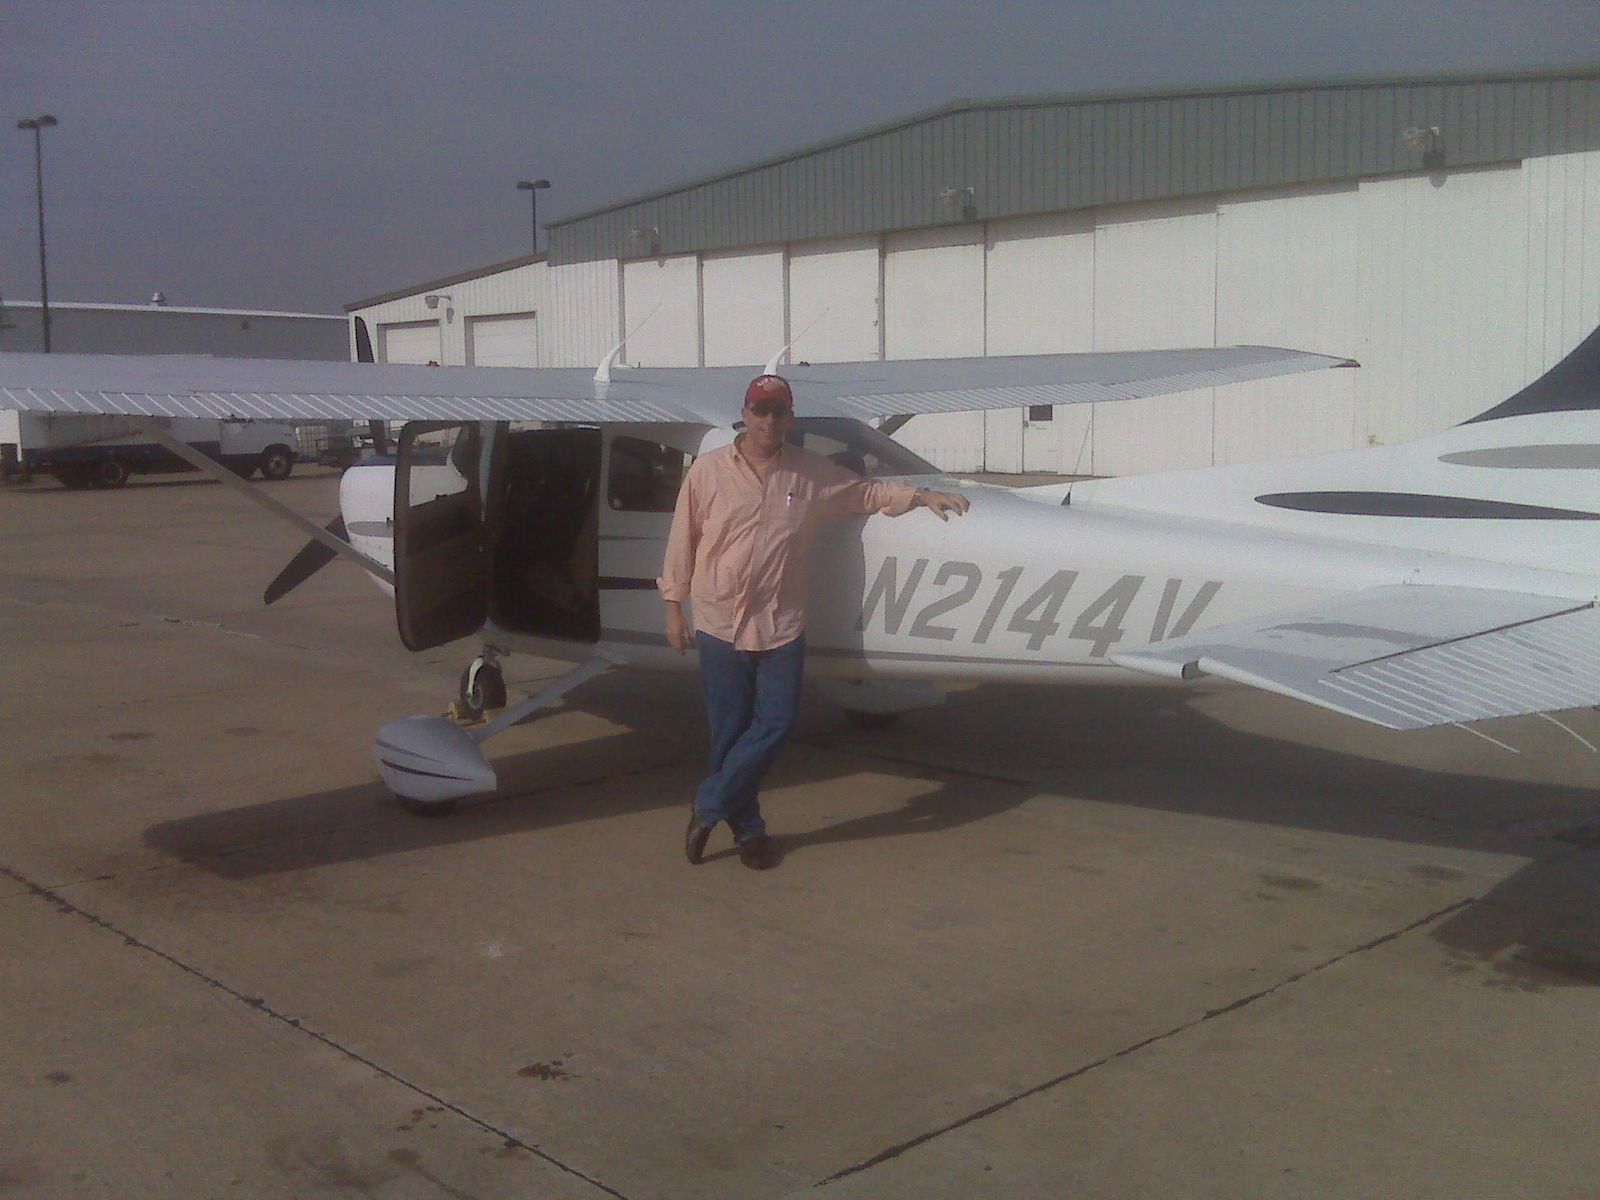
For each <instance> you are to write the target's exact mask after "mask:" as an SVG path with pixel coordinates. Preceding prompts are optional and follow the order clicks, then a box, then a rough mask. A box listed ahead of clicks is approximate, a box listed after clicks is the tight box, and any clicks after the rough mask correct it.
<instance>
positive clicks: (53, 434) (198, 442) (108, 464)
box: [17, 413, 299, 488]
mask: <svg viewBox="0 0 1600 1200" xmlns="http://www.w3.org/2000/svg"><path fill="white" fill-rule="evenodd" d="M168 430H169V432H170V433H171V434H172V435H173V436H174V437H176V438H178V439H179V440H180V441H184V442H187V443H189V445H191V446H194V447H195V448H196V449H198V450H199V451H200V452H201V453H203V454H206V455H208V456H210V457H211V458H214V459H216V460H217V461H218V462H220V463H222V464H223V465H225V466H227V467H228V468H229V469H230V470H232V471H234V472H235V473H236V474H238V475H240V476H242V477H243V478H245V479H248V478H250V476H252V475H254V474H255V473H256V472H257V471H259V472H260V473H261V477H262V478H263V479H267V480H278V479H287V478H288V477H289V475H290V473H291V472H292V471H293V470H294V464H295V461H296V459H297V458H298V457H299V455H298V453H297V451H296V449H295V446H296V440H295V431H294V427H293V426H292V425H286V424H283V423H282V422H279V421H218V420H210V419H203V418H189V417H175V418H172V419H171V420H170V422H169V423H168ZM17 463H18V468H19V469H20V470H21V471H22V472H23V473H24V474H34V473H43V474H47V475H53V476H54V477H55V478H56V479H57V480H58V481H59V482H61V483H62V484H63V485H65V486H66V487H70V488H83V487H97V488H116V487H121V486H122V485H123V484H125V483H127V482H128V477H129V476H130V475H136V474H137V475H146V474H159V473H166V472H173V471H192V470H193V469H194V468H193V467H191V466H190V465H189V464H188V463H186V462H184V461H183V460H182V459H181V458H179V457H178V456H177V455H176V454H173V453H172V452H171V451H170V450H167V449H166V448H165V447H163V446H160V445H158V444H157V443H156V442H154V441H152V440H151V439H150V437H149V436H148V435H147V434H144V433H141V432H140V431H139V430H138V428H137V426H135V425H132V424H130V423H129V422H126V421H119V420H117V419H116V418H114V417H99V416H94V417H89V416H83V417H80V416H38V415H35V414H32V413H21V414H19V420H18V429H17Z"/></svg>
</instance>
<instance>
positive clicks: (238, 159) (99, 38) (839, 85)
mask: <svg viewBox="0 0 1600 1200" xmlns="http://www.w3.org/2000/svg"><path fill="white" fill-rule="evenodd" d="M1597 44H1600V5H1596V4H1594V3H1593V0H1582V2H1565V0H1562V2H1554V3H1543V4H1528V3H1526V0H1518V2H1514V3H1513V2H1491V0H1476V2H1470V0H1469V2H1459V0H1458V2H1453V3H1445V2H1443V0H1437V2H1430V3H1412V4H1398V3H1390V4H1380V3H1374V2H1366V3H1362V2H1345V3H1328V4H1324V5H1321V6H1308V5H1303V4H1279V3H1271V4H1269V3H1264V2H1259V0H1258V2H1249V0H1219V2H1217V3H1210V4H1171V3H1165V4H1155V3H1139V2H1137V0H1131V2H1128V3H1121V4H1115V5H1112V4H1093V3H1083V2H1078V3H1054V4H1048V3H986V4H973V3H970V0H968V2H965V3H950V2H937V3H923V4H911V3H899V4H896V3H889V4H877V5H872V6H862V5H858V4H853V3H842V2H835V0H819V2H816V3H804V4H801V3H792V4H778V3H764V2H761V0H753V2H747V3H740V4H721V3H717V4H713V3H654V4H621V3H607V2H604V0H601V2H589V3H583V4H563V5H553V4H552V5H544V4H521V3H518V4H513V3H504V4H494V3H460V4H454V5H420V4H392V3H359V2H344V3H309V2H300V3H263V2H261V0H255V2H252V3H227V2H220V0H214V2H210V3H203V4H201V3H191V4H185V3H176V2H171V0H168V2H155V3H143V4H140V5H136V6H135V5H122V4H77V3H70V2H57V3H52V4H29V5H24V4H21V3H18V2H17V0H11V2H10V3H9V4H8V5H5V6H4V7H0V56H3V61H0V66H3V70H0V98H3V101H4V103H3V106H0V116H3V117H4V118H5V120H6V124H5V127H4V128H5V137H4V141H3V142H0V146H3V149H0V229H3V232H4V242H3V245H0V295H3V296H4V297H6V298H13V299H25V298H37V295H38V278H37V259H36V243H35V240H34V223H33V222H34V206H33V156H32V139H31V135H28V134H25V133H23V132H21V131H19V130H17V129H15V123H16V120H17V118H20V117H24V116H31V115H33V114H35V113H39V112H50V113H53V114H54V115H55V116H56V117H58V118H59V119H60V121H61V125H60V126H59V127H58V128H56V129H52V130H49V131H47V132H46V134H45V140H46V160H45V170H46V179H45V184H46V204H47V212H46V216H47V220H48V224H49V246H50V267H51V293H52V298H54V299H62V300H67V299H72V300H104V301H120V302H141V301H143V300H146V299H148V297H149V295H150V293H151V292H152V291H154V290H156V289H158V288H159V289H162V290H164V291H166V292H167V294H168V296H169V298H170V299H171V301H172V302H173V303H177V304H204V305H226V306H239V307H272V308H290V309H307V310H314V311H334V310H336V309H337V307H338V305H339V304H341V303H342V302H344V301H347V300H351V299H356V298H359V297H361V296H365V295H368V294H371V293H374V292H380V291H384V290H387V289H390V288H394V287H399V286H404V285H406V284H409V283H412V282H416V281H419V280H422V279H426V278H428V277H430V276H434V275H443V274H448V273H450V272H453V271H457V270H461V269H465V268H468V267H472V266H477V265H481V264H484V263H488V262H493V261H497V260H499V259H503V258H508V257H511V256H513V255H516V254H519V253H523V252H524V251H525V250H526V249H527V244H528V242H527V239H528V232H527V224H528V220H527V219H528V211H527V195H526V193H521V192H517V191H516V190H515V184H516V181H517V180H518V179H519V178H527V177H529V176H530V175H539V176H545V177H547V178H549V179H550V180H551V182H552V183H553V185H554V186H553V188H552V189H551V190H550V191H547V192H543V193H541V195H540V197H539V199H540V217H541V219H550V218H555V217H558V216H562V215H565V214H571V213H576V212H580V211H584V210H587V209H590V208H594V207H598V206H600V205H603V204H609V203H612V202H614V201H617V200H620V199H623V198H625V197H627V196H631V195H636V194H638V193H641V192H645V191H650V190H654V189H656V188H659V187H663V186H666V185H668V184H671V183H674V182H677V181H681V180H684V179H688V178H694V177H697V176H701V175H705V174H707V173H710V172H712V171H716V170H721V169H725V168H729V167H735V166H738V165H740V164H741V163H744V162H747V161H750V160H752V159H755V158H760V157H765V156H767V155H770V154H774V153H778V152H780V151H785V150H790V149H793V148H795V147H798V146H801V145H804V144H807V143H810V142H814V141H818V140H822V139H826V138H831V137H835V136H838V135H840V134H844V133H848V132H850V131H852V130H855V129H859V128H861V127H863V126H867V125H872V124H875V123H877V122H880V121H884V120H888V119H890V118H893V117H897V116H902V115H905V114H908V113H911V112H914V111H917V110H919V109H924V108H929V107H932V106H934V105H938V104H943V103H946V102H948V101H951V100H955V99H958V98H962V97H998V96H1014V95H1027V94H1036V93H1057V92H1078V91H1109V90H1130V89H1140V88H1167V87H1185V86H1191V85H1197V84H1207V83H1227V84H1232V83H1250V82H1260V81H1268V80H1273V79H1282V78H1293V77H1320V78H1328V77H1349V76H1362V75H1389V74H1405V75H1412V74H1434V73H1439V72H1444V71H1454V70H1477V69H1493V70H1499V69H1517V68H1523V67H1531V66H1542V65H1551V64H1558V63H1562V62H1565V61H1567V60H1569V59H1570V58H1571V57H1572V56H1573V55H1574V54H1575V53H1577V51H1576V49H1575V48H1577V47H1583V46H1591V47H1592V46H1594V45H1597Z"/></svg>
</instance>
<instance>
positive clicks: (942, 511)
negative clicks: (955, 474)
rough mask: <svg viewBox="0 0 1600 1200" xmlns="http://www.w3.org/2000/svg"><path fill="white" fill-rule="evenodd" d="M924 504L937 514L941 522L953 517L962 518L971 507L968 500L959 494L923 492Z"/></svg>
mask: <svg viewBox="0 0 1600 1200" xmlns="http://www.w3.org/2000/svg"><path fill="white" fill-rule="evenodd" d="M922 503H923V504H924V506H926V507H927V508H929V509H931V510H932V511H933V512H934V513H935V514H937V516H938V518H939V520H941V521H948V520H949V519H950V517H951V516H952V515H954V516H958V517H959V516H960V515H961V514H962V513H964V512H966V511H967V509H968V508H970V507H971V505H970V504H968V502H967V498H966V497H965V496H963V495H961V494H959V493H957V492H930V491H928V490H926V489H924V490H923V492H922Z"/></svg>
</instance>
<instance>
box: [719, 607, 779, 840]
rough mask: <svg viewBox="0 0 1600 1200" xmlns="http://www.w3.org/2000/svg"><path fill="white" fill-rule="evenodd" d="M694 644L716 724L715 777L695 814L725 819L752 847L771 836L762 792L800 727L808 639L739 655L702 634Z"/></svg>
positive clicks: (741, 838) (731, 648)
mask: <svg viewBox="0 0 1600 1200" xmlns="http://www.w3.org/2000/svg"><path fill="white" fill-rule="evenodd" d="M694 640H695V646H696V647H697V648H698V649H699V651H700V684H701V687H702V689H703V690H704V692H705V698H706V718H707V720H709V721H710V723H711V773H710V774H709V775H707V776H706V778H705V782H703V783H702V784H701V785H700V787H699V789H698V790H697V791H696V792H695V796H694V811H695V815H696V816H698V817H699V818H700V820H701V821H703V822H704V823H705V824H707V825H715V824H716V823H717V822H718V821H727V822H728V823H729V824H730V825H732V826H734V827H735V828H737V830H738V836H739V840H740V841H741V842H747V841H749V840H750V839H751V838H754V837H763V836H765V835H766V832H767V826H766V823H765V822H764V821H763V820H762V819H761V803H760V801H759V800H758V799H757V793H758V792H759V791H760V789H761V779H762V777H763V776H764V775H766V773H767V768H769V767H770V766H772V761H773V759H775V758H777V757H778V751H779V750H780V749H782V748H783V743H784V741H785V740H786V739H787V738H788V736H789V730H790V729H791V728H793V727H794V719H795V715H796V714H797V713H798V711H799V708H800V678H801V673H802V669H803V668H804V665H805V658H806V639H805V637H804V636H801V637H798V638H796V639H795V640H794V641H792V642H789V643H787V644H786V645H783V646H779V647H778V648H777V649H775V650H739V649H736V648H734V647H733V646H732V645H730V644H729V643H727V642H724V641H722V640H721V639H720V638H714V637H712V636H711V635H710V634H708V633H704V632H700V631H698V630H697V631H696V632H695V635H694Z"/></svg>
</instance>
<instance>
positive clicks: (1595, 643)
mask: <svg viewBox="0 0 1600 1200" xmlns="http://www.w3.org/2000/svg"><path fill="white" fill-rule="evenodd" d="M1111 658H1112V661H1114V662H1117V663H1119V664H1121V665H1122V666H1125V667H1130V668H1133V669H1134V670H1140V671H1147V672H1153V673H1156V674H1163V675H1179V676H1182V677H1184V678H1193V677H1196V676H1198V675H1217V676H1220V677H1222V678H1224V679H1232V680H1235V681H1236V682H1239V683H1247V684H1250V685H1252V686H1254V687H1259V688H1264V689H1265V690H1267V691H1270V692H1277V693H1279V694H1280V695H1285V696H1293V697H1295V698H1296V699H1299V700H1306V701H1309V702H1310V703H1312V704H1316V705H1319V706H1321V707H1323V708H1331V709H1333V710H1334V711H1335V712H1341V713H1344V714H1346V715H1347V716H1352V717H1359V718H1361V719H1362V720H1366V721H1372V722H1375V723H1376V724H1379V725H1386V726H1388V727H1389V728H1390V729H1421V728H1425V727H1426V726H1429V725H1446V724H1455V723H1459V722H1464V721H1477V720H1482V719H1485V718H1488V717H1510V716H1519V715H1522V714H1526V713H1537V712H1554V711H1556V710H1559V709H1563V708H1576V707H1578V706H1579V705H1587V704H1597V703H1600V606H1597V605H1596V603H1595V602H1594V601H1592V600H1573V599H1570V598H1560V597H1554V596H1537V595H1530V594H1526V593H1521V592H1501V591H1490V590H1487V589H1479V588H1462V587H1442V586H1433V585H1423V584H1418V585H1409V586H1397V587H1379V588H1371V589H1368V590H1365V591H1361V592H1356V593H1353V594H1351V595H1348V596H1343V597H1339V598H1337V599H1334V600H1332V601H1330V602H1328V603H1326V604H1322V605H1318V606H1316V607H1313V608H1309V609H1305V610H1302V611H1299V612H1294V613H1287V614H1274V615H1271V616H1267V617H1263V618H1261V619H1259V620H1254V621H1245V622H1239V623H1236V624H1232V625H1224V626H1219V627H1218V628H1215V629H1208V630H1206V631H1204V632H1202V633H1195V634H1190V635H1188V636H1185V637H1181V638H1176V639H1174V640H1172V641H1169V642H1158V643H1156V644H1155V645H1152V646H1148V647H1145V648H1143V649H1139V650H1130V651H1127V652H1124V653H1121V654H1113V655H1111Z"/></svg>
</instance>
